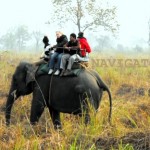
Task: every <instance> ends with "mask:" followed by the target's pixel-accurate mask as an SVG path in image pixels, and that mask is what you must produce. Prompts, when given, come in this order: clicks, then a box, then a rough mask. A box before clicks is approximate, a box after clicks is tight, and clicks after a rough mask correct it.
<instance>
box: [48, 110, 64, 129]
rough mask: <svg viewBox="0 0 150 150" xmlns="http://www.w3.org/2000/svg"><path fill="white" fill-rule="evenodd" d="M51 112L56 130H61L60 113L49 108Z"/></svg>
mask: <svg viewBox="0 0 150 150" xmlns="http://www.w3.org/2000/svg"><path fill="white" fill-rule="evenodd" d="M49 112H50V115H51V118H52V121H53V125H54V129H61V128H62V126H61V121H60V112H58V111H56V110H54V109H53V108H51V107H50V108H49Z"/></svg>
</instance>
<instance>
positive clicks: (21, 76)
mask: <svg viewBox="0 0 150 150" xmlns="http://www.w3.org/2000/svg"><path fill="white" fill-rule="evenodd" d="M33 70H34V66H33V65H32V64H31V63H28V62H21V63H20V64H19V65H18V67H17V68H16V71H15V73H14V74H13V78H12V82H11V87H10V91H9V95H8V98H7V102H6V111H5V117H6V125H9V124H10V116H11V108H12V106H13V103H14V101H15V100H16V99H17V98H18V97H19V96H23V95H28V94H30V93H33V99H32V106H31V115H30V122H31V124H33V125H34V124H35V123H37V122H38V120H39V118H40V116H41V115H42V113H43V111H44V108H45V107H48V109H49V112H50V115H51V118H52V121H53V124H54V128H61V121H60V112H63V113H70V114H78V115H82V114H83V112H84V116H85V119H84V120H85V124H87V123H89V121H90V116H89V107H88V106H89V105H88V103H89V102H90V104H91V105H92V106H93V107H94V108H95V110H97V109H98V108H99V104H100V101H101V97H102V94H103V91H107V92H108V95H109V101H110V110H109V120H110V119H111V113H112V98H111V93H110V90H109V89H108V87H107V86H106V84H105V83H104V82H103V81H102V79H101V78H100V77H99V75H98V74H97V73H96V72H94V71H88V70H86V69H81V72H80V73H79V75H78V76H73V77H69V76H68V77H59V76H53V75H48V74H45V75H40V76H37V77H35V76H34V72H33Z"/></svg>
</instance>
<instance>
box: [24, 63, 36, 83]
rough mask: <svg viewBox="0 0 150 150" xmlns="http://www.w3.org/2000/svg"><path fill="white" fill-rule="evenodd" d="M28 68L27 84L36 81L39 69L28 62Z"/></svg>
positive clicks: (26, 67)
mask: <svg viewBox="0 0 150 150" xmlns="http://www.w3.org/2000/svg"><path fill="white" fill-rule="evenodd" d="M25 69H26V73H27V74H26V85H28V84H29V83H30V82H32V81H35V72H36V70H37V67H35V66H33V65H32V64H27V65H26V66H25Z"/></svg>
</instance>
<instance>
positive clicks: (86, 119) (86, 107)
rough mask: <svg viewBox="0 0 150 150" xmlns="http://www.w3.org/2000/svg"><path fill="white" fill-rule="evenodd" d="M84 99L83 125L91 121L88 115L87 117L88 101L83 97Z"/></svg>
mask: <svg viewBox="0 0 150 150" xmlns="http://www.w3.org/2000/svg"><path fill="white" fill-rule="evenodd" d="M83 97H84V99H83V101H82V115H83V116H84V123H85V125H87V124H89V123H90V121H91V118H90V115H89V105H88V100H87V97H86V96H83Z"/></svg>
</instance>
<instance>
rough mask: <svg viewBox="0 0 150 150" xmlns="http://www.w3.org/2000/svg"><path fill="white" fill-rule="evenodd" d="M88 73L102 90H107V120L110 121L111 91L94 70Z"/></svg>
mask: <svg viewBox="0 0 150 150" xmlns="http://www.w3.org/2000/svg"><path fill="white" fill-rule="evenodd" d="M89 72H90V71H89ZM90 74H91V75H92V76H93V77H94V78H95V79H96V81H97V84H98V86H99V87H100V88H102V89H103V90H104V91H107V93H108V96H109V104H110V108H109V117H108V121H109V122H110V123H111V115H112V96H111V92H110V90H109V88H108V87H107V85H106V84H105V83H104V81H103V80H102V79H101V78H100V76H99V75H98V74H97V73H96V72H95V71H92V72H90Z"/></svg>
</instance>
